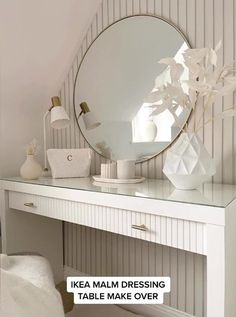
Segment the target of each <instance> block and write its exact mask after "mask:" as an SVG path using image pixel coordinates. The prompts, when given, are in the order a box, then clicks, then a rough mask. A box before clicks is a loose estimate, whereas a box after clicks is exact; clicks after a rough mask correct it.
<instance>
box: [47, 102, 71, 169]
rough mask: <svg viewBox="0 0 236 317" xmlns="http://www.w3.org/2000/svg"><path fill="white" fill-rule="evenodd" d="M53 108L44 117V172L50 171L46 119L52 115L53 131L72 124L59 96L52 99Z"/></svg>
mask: <svg viewBox="0 0 236 317" xmlns="http://www.w3.org/2000/svg"><path fill="white" fill-rule="evenodd" d="M51 101H52V106H51V107H50V108H49V109H48V110H47V112H46V113H45V114H44V116H43V141H44V172H47V171H48V167H47V139H46V137H47V133H46V119H47V116H48V115H49V114H50V126H51V127H52V128H53V129H63V128H66V127H67V126H68V125H69V123H70V118H69V116H68V114H67V113H66V111H65V109H64V107H62V105H61V100H60V98H59V97H58V96H54V97H52V98H51Z"/></svg>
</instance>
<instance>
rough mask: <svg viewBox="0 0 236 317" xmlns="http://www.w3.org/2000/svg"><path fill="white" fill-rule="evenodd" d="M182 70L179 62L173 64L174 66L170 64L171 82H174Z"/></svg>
mask: <svg viewBox="0 0 236 317" xmlns="http://www.w3.org/2000/svg"><path fill="white" fill-rule="evenodd" d="M183 72H184V67H183V65H181V64H179V63H178V64H177V63H176V64H175V65H174V66H171V69H170V77H171V81H172V82H176V81H178V80H179V79H180V77H181V75H182V74H183Z"/></svg>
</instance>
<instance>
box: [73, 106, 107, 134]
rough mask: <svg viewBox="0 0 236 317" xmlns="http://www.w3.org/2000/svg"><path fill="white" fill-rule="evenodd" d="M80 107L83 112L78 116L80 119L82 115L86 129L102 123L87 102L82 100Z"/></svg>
mask: <svg viewBox="0 0 236 317" xmlns="http://www.w3.org/2000/svg"><path fill="white" fill-rule="evenodd" d="M80 108H81V112H80V114H79V116H78V119H79V117H80V116H82V118H83V121H84V125H85V128H86V130H92V129H95V128H97V127H99V126H100V125H101V123H100V122H98V121H97V120H96V118H95V116H94V114H93V113H92V112H91V111H90V109H89V107H88V104H87V103H86V102H82V103H81V104H80Z"/></svg>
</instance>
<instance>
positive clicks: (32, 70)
mask: <svg viewBox="0 0 236 317" xmlns="http://www.w3.org/2000/svg"><path fill="white" fill-rule="evenodd" d="M99 2H100V0H50V1H48V0H40V1H38V0H20V1H19V0H11V1H8V0H0V176H9V175H17V174H18V173H19V167H20V166H21V164H22V162H23V161H24V156H25V153H24V147H25V145H27V144H28V143H29V142H30V141H31V139H32V138H34V137H36V138H37V139H38V140H39V143H40V144H41V145H42V117H43V112H44V111H45V110H46V109H47V107H48V106H49V105H50V96H52V95H54V94H57V92H58V90H59V87H60V86H61V83H62V81H63V78H64V77H65V74H66V71H67V69H68V67H69V65H70V63H71V61H72V58H73V57H74V55H75V52H76V50H77V49H78V47H79V45H80V43H81V39H82V36H83V34H84V32H85V31H86V29H87V28H88V26H89V23H90V22H91V19H92V17H93V15H94V13H95V12H96V10H97V7H98V4H99ZM42 154H43V153H42V150H41V153H40V155H39V159H40V161H42Z"/></svg>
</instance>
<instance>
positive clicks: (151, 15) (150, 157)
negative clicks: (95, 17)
mask: <svg viewBox="0 0 236 317" xmlns="http://www.w3.org/2000/svg"><path fill="white" fill-rule="evenodd" d="M139 16H141V17H145V16H146V17H152V18H157V19H160V20H162V21H164V22H166V23H167V24H169V25H171V26H172V27H173V28H174V29H175V30H176V31H177V32H178V33H179V34H180V35H181V36H182V38H183V39H184V41H185V42H186V44H187V45H188V47H189V48H192V46H191V45H190V42H189V40H188V38H187V37H186V35H185V34H184V33H183V32H182V31H181V30H180V28H179V27H178V26H177V25H175V24H174V23H173V22H171V21H169V20H167V19H165V18H163V17H161V16H159V15H154V14H134V15H128V16H126V17H124V18H121V19H119V20H117V21H115V22H113V23H111V24H110V25H108V26H107V27H106V28H104V29H103V30H102V31H101V32H100V33H99V34H98V35H97V36H96V37H95V39H94V40H93V41H92V42H91V43H90V44H89V46H88V48H87V49H86V51H85V53H84V55H83V57H82V59H81V61H80V63H79V66H78V69H77V72H76V76H75V80H74V85H73V109H74V116H75V118H76V124H77V126H78V128H79V131H80V133H81V135H82V136H83V138H84V139H85V140H86V142H87V143H88V144H89V146H90V148H91V149H92V150H93V151H94V152H95V153H97V154H98V155H100V156H101V157H103V158H105V159H106V160H110V161H112V160H111V159H109V158H107V157H106V156H104V155H102V154H101V153H99V152H98V151H97V150H96V149H95V148H94V147H93V146H92V145H91V144H90V143H89V142H88V140H87V139H86V137H85V135H84V133H83V131H82V130H81V128H80V125H79V121H78V118H77V116H76V115H77V114H76V109H75V88H76V82H77V78H78V75H79V71H80V68H81V65H82V63H83V61H84V59H85V58H86V56H87V53H88V51H89V49H90V48H91V46H92V45H93V44H94V43H95V41H96V40H97V39H98V38H99V37H100V36H101V35H102V34H103V33H104V32H105V31H106V30H108V29H109V28H111V27H112V26H113V25H115V24H117V23H119V22H120V21H123V20H126V19H129V18H132V17H139ZM191 115H192V111H191V112H190V114H189V116H188V118H187V120H186V122H185V124H184V125H183V128H182V130H183V129H184V127H185V126H186V125H187V124H188V122H189V120H190V118H191ZM182 130H180V131H179V133H178V134H177V135H176V137H175V138H174V139H173V140H172V142H170V144H169V145H168V146H167V147H166V148H165V149H163V150H162V151H160V152H159V153H157V154H154V155H150V156H149V157H146V158H144V159H142V160H136V163H135V164H138V163H143V162H146V161H149V160H151V159H153V158H155V157H157V156H158V155H160V154H161V153H163V152H164V151H166V150H167V149H168V148H169V147H170V146H171V145H172V144H173V143H174V142H175V141H176V140H177V138H178V137H179V136H180V134H181V133H182Z"/></svg>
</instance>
